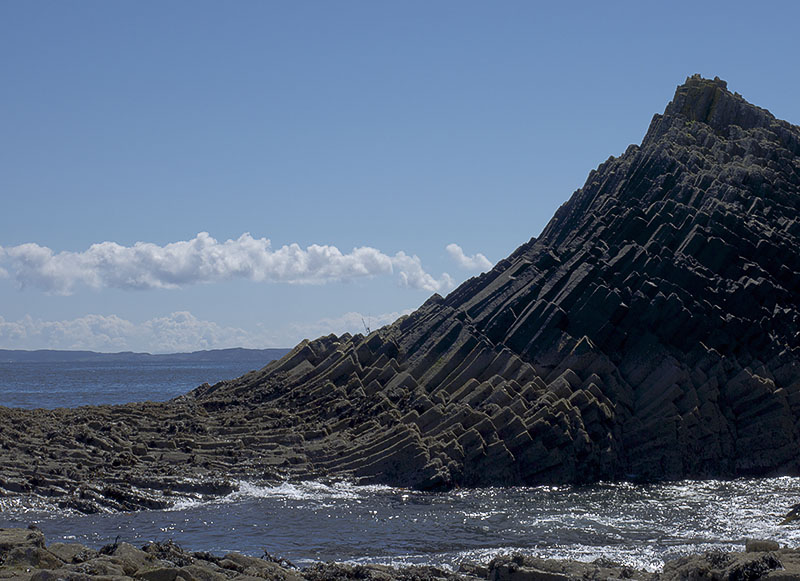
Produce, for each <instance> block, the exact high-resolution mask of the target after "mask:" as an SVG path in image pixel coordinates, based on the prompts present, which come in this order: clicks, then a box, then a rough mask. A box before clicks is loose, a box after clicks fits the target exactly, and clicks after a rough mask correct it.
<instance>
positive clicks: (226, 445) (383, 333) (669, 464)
mask: <svg viewBox="0 0 800 581" xmlns="http://www.w3.org/2000/svg"><path fill="white" fill-rule="evenodd" d="M799 216H800V128H798V127H797V126H794V125H791V124H789V123H787V122H784V121H780V120H777V119H775V118H774V117H773V116H772V115H771V114H770V113H769V112H768V111H766V110H764V109H760V108H758V107H755V106H753V105H751V104H749V103H747V102H746V101H745V100H744V99H743V98H742V97H741V96H739V95H738V94H735V93H731V92H730V91H728V89H727V87H726V84H725V83H724V81H720V80H719V79H714V80H708V79H703V78H700V77H699V76H694V77H691V78H689V79H687V81H686V83H685V84H684V85H681V86H680V87H678V89H677V91H676V93H675V97H674V99H673V100H672V102H671V103H670V104H669V105H668V106H667V107H666V110H665V112H664V113H663V114H661V115H656V116H655V117H654V118H653V120H652V123H651V125H650V128H649V130H648V132H647V135H646V136H645V138H644V140H643V142H642V144H641V145H640V146H631V147H629V148H628V150H627V151H626V152H625V153H624V154H623V155H621V156H620V157H618V158H610V159H609V160H608V161H606V162H605V163H603V164H602V165H601V166H600V167H598V168H597V169H596V170H594V171H592V172H591V173H590V174H589V178H588V180H587V182H586V184H585V185H584V187H583V188H581V189H580V190H578V191H577V192H575V193H574V195H573V196H572V198H571V199H570V200H569V201H568V202H567V203H565V204H564V205H563V206H562V207H561V208H560V209H559V210H558V211H557V212H556V214H555V216H554V217H553V219H552V220H551V221H550V223H549V224H548V226H547V227H546V228H545V229H544V231H543V232H542V234H541V235H540V236H539V237H538V238H536V239H531V240H530V241H529V242H527V243H525V244H523V245H522V246H521V247H520V248H518V249H517V250H516V251H515V252H514V253H513V254H512V255H511V256H509V257H508V258H506V259H504V260H501V261H500V262H499V263H497V265H496V266H495V267H494V268H493V269H492V270H491V271H490V272H487V273H485V274H483V275H481V276H479V277H476V278H473V279H471V280H469V281H467V282H465V283H464V284H463V285H461V286H460V287H459V288H457V289H456V290H455V291H453V292H452V293H451V294H450V295H449V296H447V297H446V298H443V297H440V296H438V295H434V296H433V297H431V298H430V299H429V300H428V301H427V302H426V303H425V304H423V305H422V306H421V307H420V308H419V309H418V310H417V311H415V312H414V313H412V314H411V315H409V316H406V317H403V318H401V319H400V320H398V321H397V322H395V323H394V324H392V325H389V326H387V327H384V328H382V329H380V330H377V331H375V332H373V333H371V334H370V335H369V336H362V335H355V336H350V335H344V336H342V337H336V336H333V335H331V336H328V337H322V338H319V339H317V340H314V341H304V342H303V343H301V344H300V345H298V346H297V347H296V348H295V349H294V350H293V351H292V352H291V353H289V354H288V355H286V356H285V357H283V358H282V359H281V360H279V361H276V362H273V363H271V364H269V365H268V366H267V367H265V368H264V369H262V370H260V371H256V372H251V373H249V374H247V375H244V376H242V377H240V378H237V379H234V380H231V381H225V382H221V383H218V384H216V385H214V386H209V385H205V386H201V387H200V388H198V389H196V390H194V391H193V392H191V393H190V394H188V395H186V396H183V397H181V398H178V399H177V400H174V401H172V402H167V403H164V404H131V405H127V406H115V407H87V408H79V409H75V410H54V411H42V410H36V411H22V410H11V409H2V410H0V439H1V440H2V449H0V464H2V466H3V469H2V471H0V490H1V491H3V493H5V494H24V493H35V494H39V495H45V496H51V497H55V498H57V499H58V501H59V502H62V503H65V505H66V506H71V507H74V508H76V509H78V510H83V511H91V510H100V509H104V508H109V509H116V510H130V509H133V508H147V507H154V506H158V505H159V504H160V503H164V502H169V495H170V494H177V493H182V494H197V495H202V494H219V493H224V492H226V491H229V490H231V488H232V487H233V486H234V484H231V482H233V481H235V480H236V479H237V478H247V479H250V480H264V481H270V480H282V479H286V478H290V479H300V478H325V477H349V478H353V479H354V480H356V481H358V482H361V483H375V482H380V483H385V484H392V485H400V486H413V487H416V488H419V489H429V490H436V489H441V488H448V487H452V486H481V485H511V484H540V483H565V482H573V483H582V482H592V481H597V480H602V479H631V480H643V481H647V480H654V479H663V478H682V477H711V476H714V477H727V476H737V475H766V474H776V473H782V474H797V473H798V472H800V464H799V462H800V456H799V455H798V450H800V431H799V430H798V421H800V218H799Z"/></svg>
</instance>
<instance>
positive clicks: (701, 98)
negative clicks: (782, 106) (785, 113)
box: [664, 74, 775, 131]
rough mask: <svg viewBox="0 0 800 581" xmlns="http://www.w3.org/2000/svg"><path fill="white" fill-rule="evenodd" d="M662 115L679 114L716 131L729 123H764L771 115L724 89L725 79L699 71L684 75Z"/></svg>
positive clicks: (755, 124)
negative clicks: (705, 74)
mask: <svg viewBox="0 0 800 581" xmlns="http://www.w3.org/2000/svg"><path fill="white" fill-rule="evenodd" d="M664 116H665V117H670V116H680V117H683V118H684V119H685V120H688V121H699V122H701V123H706V124H708V125H710V126H711V127H713V128H714V129H715V130H717V131H723V130H725V129H726V128H727V127H729V126H731V125H738V126H739V127H741V128H742V129H752V128H753V127H766V126H769V125H770V124H771V123H772V122H774V121H775V117H773V116H772V114H771V113H770V112H769V111H767V110H766V109H761V108H760V107H756V106H755V105H752V104H750V103H748V102H747V101H745V100H744V98H742V96H741V95H739V94H738V93H731V92H730V91H728V83H726V82H725V81H723V80H722V79H720V78H719V77H714V79H713V80H712V79H706V78H703V77H701V76H700V75H699V74H695V75H692V76H691V77H687V79H686V82H685V83H684V84H682V85H680V86H678V88H677V89H676V90H675V96H674V97H673V99H672V101H671V102H670V103H669V104H668V105H667V108H666V110H665V111H664Z"/></svg>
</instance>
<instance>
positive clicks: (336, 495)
mask: <svg viewBox="0 0 800 581" xmlns="http://www.w3.org/2000/svg"><path fill="white" fill-rule="evenodd" d="M252 368H253V365H252V361H251V360H249V359H248V360H247V361H236V360H235V359H232V360H230V361H226V362H224V363H220V362H218V361H214V362H208V363H204V362H203V361H195V362H191V363H170V362H165V361H156V362H153V361H142V362H134V363H120V362H88V363H87V362H75V363H66V362H60V363H42V362H39V363H2V364H0V405H5V406H17V407H25V408H34V407H46V408H53V407H70V406H80V405H87V404H101V403H102V404H115V403H125V402H129V401H145V400H150V401H164V400H167V399H170V398H172V397H175V396H177V395H180V394H182V393H185V392H186V391H188V390H190V389H192V388H194V387H196V386H198V385H200V384H202V383H204V382H209V383H214V382H216V381H218V380H221V379H229V378H233V377H236V376H238V375H241V374H242V373H245V372H247V371H249V370H250V369H252ZM237 484H238V487H237V490H236V491H235V492H233V493H231V494H228V495H227V496H223V497H219V498H215V499H213V500H196V499H195V500H185V499H184V500H180V501H178V502H177V503H176V504H175V505H173V506H171V507H169V508H167V509H165V510H147V511H141V512H133V513H100V514H94V515H84V514H79V513H76V512H73V511H69V510H63V509H60V508H58V507H57V506H55V505H53V504H52V502H51V501H50V500H48V499H47V498H40V497H14V496H7V497H0V527H24V526H28V525H30V524H35V525H36V526H38V527H39V528H40V529H42V531H44V533H45V535H46V538H47V542H48V543H50V542H55V541H62V542H80V543H83V544H85V545H88V546H90V547H94V548H99V547H101V546H103V545H105V544H108V543H113V542H114V541H115V540H120V541H127V542H130V543H132V544H134V545H137V546H140V545H144V544H146V543H147V542H149V541H166V540H172V541H174V542H176V543H178V544H179V545H181V546H182V547H184V548H186V549H188V550H195V551H210V552H212V553H215V554H218V555H222V554H224V553H226V552H229V551H239V552H242V553H245V554H248V555H253V556H257V557H261V556H263V555H264V554H265V553H269V554H270V555H272V556H277V557H281V558H284V559H287V560H289V561H291V562H293V563H294V564H296V565H298V566H305V565H309V564H311V563H314V562H320V561H322V562H324V561H340V562H341V561H345V562H351V563H381V564H389V565H395V566H402V565H411V564H417V565H419V564H425V565H434V566H438V567H443V568H446V569H457V568H458V566H459V564H460V563H462V562H464V561H471V562H479V563H485V562H488V561H489V560H491V559H492V558H493V557H495V556H498V555H500V554H511V553H524V554H530V555H538V556H543V557H551V558H568V559H576V560H581V561H593V560H595V559H598V558H605V559H611V560H613V561H616V562H619V563H623V564H626V565H630V566H634V567H638V568H644V569H647V570H651V571H655V570H658V569H660V568H661V566H662V565H663V563H664V561H665V560H669V559H673V558H677V557H680V556H683V555H687V554H691V553H698V552H704V551H710V550H723V551H733V550H742V548H743V545H744V543H745V541H746V539H749V538H757V539H774V540H777V541H778V542H780V543H781V544H782V545H788V546H792V547H795V546H798V545H800V524H798V525H795V526H793V525H791V524H789V525H781V524H779V523H780V522H781V520H782V518H783V515H785V513H786V512H787V510H788V509H789V507H790V506H791V505H792V504H795V503H798V502H800V479H798V478H789V477H782V478H758V479H754V478H748V479H737V480H705V481H690V480H685V481H679V482H664V483H656V484H647V485H643V484H633V483H625V482H623V483H610V482H608V483H599V484H595V485H592V486H537V487H514V488H484V489H476V490H472V489H456V490H452V491H449V492H440V493H426V492H418V491H414V490H407V489H401V488H392V487H388V486H358V485H356V484H354V483H352V482H347V481H324V482H323V481H309V482H291V483H290V482H286V483H282V484H279V485H276V486H260V485H258V484H257V483H254V482H246V481H242V482H238V483H237Z"/></svg>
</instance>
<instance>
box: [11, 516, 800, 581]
mask: <svg viewBox="0 0 800 581" xmlns="http://www.w3.org/2000/svg"><path fill="white" fill-rule="evenodd" d="M0 579H20V580H26V581H27V580H30V581H61V580H63V581H88V580H108V581H113V580H123V579H133V580H139V581H177V580H183V581H227V580H243V581H244V580H257V579H268V580H271V581H327V580H340V581H346V580H350V579H358V580H367V581H393V580H397V581H427V580H430V581H434V580H437V581H438V580H442V581H445V580H446V581H457V580H464V581H470V580H478V579H481V580H482V579H486V580H488V581H572V580H575V581H578V580H580V581H587V580H601V579H604V580H605V579H630V580H643V581H695V580H698V581H699V580H710V581H755V580H756V579H769V580H773V581H787V580H795V579H797V580H800V550H798V549H788V548H780V547H779V546H778V543H776V542H774V541H748V542H747V546H746V549H745V551H744V552H739V553H727V552H709V553H705V554H703V555H694V556H690V557H685V558H681V559H678V560H675V561H670V562H668V563H667V564H666V565H665V566H664V568H663V569H662V571H661V572H659V573H651V572H647V571H642V570H637V569H633V568H631V567H627V566H624V565H621V564H619V563H614V562H611V561H608V560H605V559H598V560H596V561H594V562H592V563H583V562H578V561H567V560H555V559H542V558H537V557H530V556H526V555H521V554H513V555H505V556H500V557H497V558H495V559H493V560H492V561H491V562H489V563H486V564H476V563H468V562H465V563H463V564H462V565H461V567H460V568H459V570H458V571H457V572H452V571H445V570H443V569H438V568H436V567H424V566H414V567H406V568H394V567H388V566H384V565H351V564H343V563H317V564H314V565H311V566H309V567H306V568H303V569H299V568H297V567H295V566H294V565H293V564H292V563H290V562H289V561H286V560H285V559H280V558H276V557H273V556H272V555H270V554H269V553H266V552H265V553H264V555H263V557H261V558H257V557H250V556H247V555H242V554H241V553H228V554H226V555H223V556H216V555H212V554H211V553H207V552H190V551H186V550H184V549H182V548H181V547H180V546H178V545H177V544H175V543H174V542H172V541H166V542H151V543H148V544H147V545H145V546H143V547H142V548H136V547H134V546H133V545H131V544H129V543H126V542H119V541H117V542H115V543H113V544H110V545H105V546H103V547H101V548H100V549H97V550H95V549H91V548H89V547H86V546H84V545H81V544H79V543H52V544H50V545H45V537H44V534H43V533H42V532H41V531H40V530H38V529H37V528H35V527H29V528H28V529H0Z"/></svg>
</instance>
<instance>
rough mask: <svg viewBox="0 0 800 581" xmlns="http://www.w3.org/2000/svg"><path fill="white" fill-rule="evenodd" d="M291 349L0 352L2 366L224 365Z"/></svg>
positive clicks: (273, 356)
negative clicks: (118, 363)
mask: <svg viewBox="0 0 800 581" xmlns="http://www.w3.org/2000/svg"><path fill="white" fill-rule="evenodd" d="M289 351H291V349H244V348H240V347H236V348H232V349H209V350H203V351H192V352H191V353H156V354H153V353H135V352H133V351H121V352H118V353H100V352H98V351H68V350H58V349H37V350H25V349H0V363H37V362H41V363H62V362H65V363H70V362H84V361H85V362H89V361H106V362H134V361H135V362H141V361H147V360H153V361H159V362H166V361H175V362H192V361H204V362H209V361H211V362H213V361H224V360H227V359H230V358H232V357H235V358H236V359H239V360H243V359H250V358H252V359H253V360H254V361H260V362H263V361H271V360H273V359H280V358H281V357H283V356H284V355H286V354H287V353H288V352H289Z"/></svg>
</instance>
